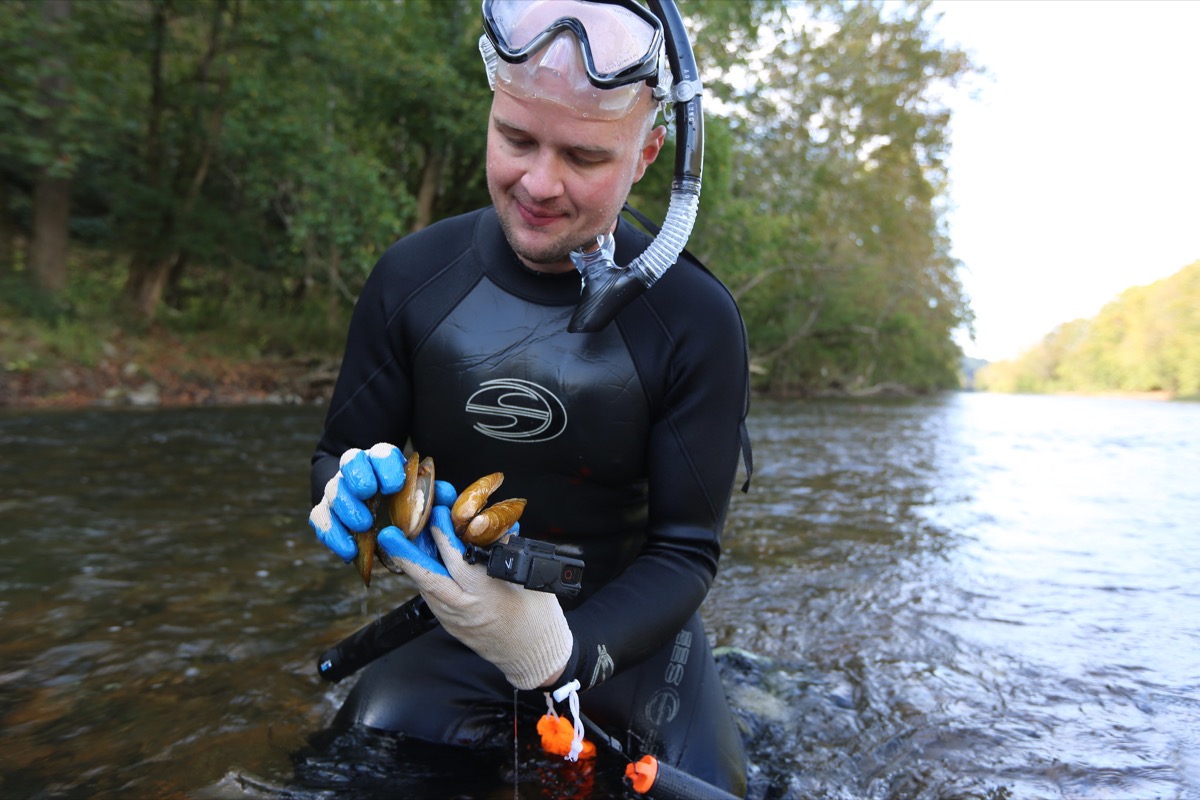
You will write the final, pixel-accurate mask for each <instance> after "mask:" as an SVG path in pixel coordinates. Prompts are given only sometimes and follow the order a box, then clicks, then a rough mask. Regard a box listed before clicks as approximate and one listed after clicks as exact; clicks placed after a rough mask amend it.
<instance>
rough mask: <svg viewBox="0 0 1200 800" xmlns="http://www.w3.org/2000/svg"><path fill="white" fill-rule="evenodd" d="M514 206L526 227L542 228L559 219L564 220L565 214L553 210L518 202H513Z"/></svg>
mask: <svg viewBox="0 0 1200 800" xmlns="http://www.w3.org/2000/svg"><path fill="white" fill-rule="evenodd" d="M514 204H515V205H516V207H517V213H519V214H520V215H521V219H522V220H524V222H525V223H526V224H527V225H532V226H534V227H536V228H544V227H546V226H547V225H552V224H554V223H555V222H558V221H559V220H561V219H565V218H566V214H563V213H562V212H561V211H555V210H554V209H539V208H536V207H531V206H528V205H526V204H525V203H522V202H521V201H520V200H515V201H514Z"/></svg>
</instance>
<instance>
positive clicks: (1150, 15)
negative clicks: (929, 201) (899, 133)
mask: <svg viewBox="0 0 1200 800" xmlns="http://www.w3.org/2000/svg"><path fill="white" fill-rule="evenodd" d="M933 11H934V13H942V14H943V17H942V19H941V21H940V22H939V23H938V24H937V27H936V29H935V30H936V31H937V32H938V33H940V35H941V38H942V39H943V40H945V42H946V43H948V44H956V45H958V46H960V47H961V48H963V49H964V50H966V51H968V52H970V53H972V55H973V57H974V61H975V62H976V63H977V64H978V65H981V66H983V67H984V68H985V69H986V70H987V71H988V72H989V73H990V74H989V75H988V76H986V77H982V78H974V79H972V80H971V81H970V82H969V86H968V87H966V88H968V89H970V90H971V91H973V92H974V93H975V94H976V95H977V97H976V98H975V99H971V98H970V97H969V96H968V92H967V91H966V90H963V91H960V92H959V93H958V95H957V96H956V98H955V100H954V101H953V109H954V119H953V123H952V142H953V144H952V147H953V149H952V151H951V157H950V178H951V188H950V194H951V200H952V203H953V206H954V208H953V210H952V211H951V214H950V217H949V219H950V233H951V237H952V240H953V243H954V249H953V252H954V255H955V256H956V257H957V258H959V259H960V260H961V261H962V262H963V264H964V270H963V272H962V278H963V283H964V285H965V287H966V289H967V292H968V293H969V295H970V297H971V305H972V307H973V308H974V310H975V314H976V340H975V342H974V343H971V342H969V341H965V340H964V341H963V342H962V345H963V348H964V350H965V352H966V354H967V355H969V356H975V357H978V358H986V359H989V360H999V359H1005V358H1012V357H1014V356H1016V355H1018V354H1019V353H1020V352H1021V351H1022V350H1024V349H1026V348H1028V347H1030V346H1032V345H1034V344H1036V343H1037V342H1038V341H1039V340H1040V339H1041V338H1042V337H1043V336H1044V335H1045V334H1046V333H1048V332H1050V330H1052V329H1053V328H1054V327H1055V326H1057V325H1059V324H1060V323H1063V322H1066V321H1068V320H1072V319H1078V318H1080V317H1091V316H1094V315H1095V314H1096V313H1097V312H1098V311H1099V310H1100V309H1101V308H1102V307H1103V306H1104V305H1105V304H1106V303H1108V302H1109V301H1110V300H1112V299H1114V298H1115V297H1116V296H1117V295H1118V294H1120V293H1121V292H1122V291H1123V290H1125V289H1127V288H1129V287H1131V286H1140V285H1144V284H1148V283H1153V282H1154V281H1156V280H1159V279H1161V278H1165V277H1167V276H1168V275H1172V274H1174V273H1176V272H1178V271H1179V270H1181V269H1183V268H1184V267H1185V266H1187V265H1188V264H1191V263H1192V262H1194V261H1197V260H1200V0H1066V1H1061V0H1053V1H1051V0H938V1H937V2H935V3H934V6H933Z"/></svg>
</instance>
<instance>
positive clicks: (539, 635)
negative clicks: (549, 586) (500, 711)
mask: <svg viewBox="0 0 1200 800" xmlns="http://www.w3.org/2000/svg"><path fill="white" fill-rule="evenodd" d="M429 529H430V532H431V534H432V536H433V540H434V543H435V544H436V545H437V549H438V552H439V553H440V554H441V561H440V562H439V561H437V560H436V559H434V558H431V557H430V556H429V555H428V554H426V553H424V552H422V551H421V550H420V549H419V548H418V547H417V546H416V545H414V544H413V543H412V542H410V541H409V540H408V539H407V538H406V537H405V536H404V533H403V532H402V531H401V530H399V529H398V528H395V527H391V526H389V527H387V528H384V529H383V530H382V531H380V532H379V546H380V547H381V548H382V549H383V550H384V552H386V553H387V554H388V556H389V557H391V558H393V559H396V560H398V561H399V562H400V563H401V566H402V567H403V568H404V571H405V573H407V574H408V575H409V576H410V577H411V578H412V579H413V580H414V581H416V583H417V586H418V587H419V588H420V590H421V594H422V595H424V597H425V601H426V602H427V603H429V607H430V608H431V609H432V610H433V613H434V615H435V616H436V617H437V618H438V620H439V621H440V622H441V623H442V626H443V627H445V628H446V630H447V631H449V632H450V633H451V634H452V635H453V636H454V638H456V639H458V640H459V641H460V642H462V643H463V644H465V645H466V646H467V647H470V648H471V649H472V650H474V651H475V652H476V653H478V654H479V655H480V656H481V657H482V658H485V659H487V660H488V661H490V662H491V663H493V664H495V665H496V666H497V667H499V668H500V670H501V671H502V672H503V673H504V676H505V677H506V678H508V682H509V683H511V684H512V685H513V686H515V687H517V688H518V689H536V688H538V687H539V686H543V685H545V684H546V683H547V682H548V681H550V680H551V679H554V678H557V677H558V676H559V675H560V674H561V673H562V670H563V668H564V667H566V665H567V660H568V659H569V658H570V657H571V647H572V645H573V644H574V638H573V637H572V636H571V629H570V628H569V627H568V626H567V620H566V617H564V616H563V612H562V608H561V607H560V606H559V604H558V598H557V597H555V596H554V595H552V594H548V593H546V592H535V591H531V590H529V589H526V588H524V587H522V586H518V585H517V584H514V583H509V582H507V581H504V580H500V579H498V578H493V577H491V576H489V575H488V574H487V571H486V569H485V568H484V566H483V565H482V564H468V563H467V562H466V561H464V560H463V553H464V552H465V550H466V548H465V547H464V545H463V543H462V541H461V540H460V539H459V538H458V536H456V535H455V533H454V526H453V524H452V523H451V521H450V509H449V508H447V507H446V506H442V505H439V506H435V507H434V509H433V513H432V515H431V517H430V520H429Z"/></svg>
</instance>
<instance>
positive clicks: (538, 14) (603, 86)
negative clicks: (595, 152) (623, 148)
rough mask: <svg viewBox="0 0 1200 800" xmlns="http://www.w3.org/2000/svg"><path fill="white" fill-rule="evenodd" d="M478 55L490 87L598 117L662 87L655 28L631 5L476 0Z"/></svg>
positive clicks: (602, 0) (621, 110) (625, 0)
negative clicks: (479, 16) (647, 90)
mask: <svg viewBox="0 0 1200 800" xmlns="http://www.w3.org/2000/svg"><path fill="white" fill-rule="evenodd" d="M483 29H484V35H483V36H482V37H480V40H479V49H480V52H481V53H482V54H483V57H484V61H485V63H486V64H487V67H488V80H489V82H490V83H491V84H492V88H493V89H495V88H496V87H497V85H500V86H503V87H504V88H505V90H506V91H509V92H510V93H513V94H517V95H519V96H523V97H535V98H541V99H546V100H550V101H553V102H557V103H559V104H561V105H565V106H568V107H570V108H572V109H574V110H576V111H579V112H580V113H582V114H585V115H588V116H594V117H596V118H599V119H620V118H622V117H624V116H626V115H627V114H629V112H630V111H632V110H633V108H634V106H635V105H636V104H637V101H638V99H639V97H640V96H641V94H642V91H643V88H642V84H643V83H645V84H648V85H650V86H651V87H658V88H657V91H656V93H655V96H656V98H658V99H662V98H663V97H665V94H666V87H667V86H669V85H670V71H669V69H668V68H667V65H666V61H665V57H664V54H663V29H662V23H661V22H659V20H658V19H657V18H656V17H655V16H654V15H653V14H651V13H650V12H649V11H647V10H646V9H645V8H643V7H642V6H641V5H639V4H638V3H636V2H634V0H484V2H483Z"/></svg>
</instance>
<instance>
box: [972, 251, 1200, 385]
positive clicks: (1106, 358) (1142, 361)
mask: <svg viewBox="0 0 1200 800" xmlns="http://www.w3.org/2000/svg"><path fill="white" fill-rule="evenodd" d="M975 383H976V386H977V387H978V388H980V389H984V390H986V391H993V392H1030V393H1040V392H1091V393H1096V392H1158V391H1162V392H1168V393H1170V394H1173V395H1178V396H1182V397H1200V261H1197V262H1196V263H1194V264H1192V265H1190V266H1188V267H1185V268H1184V269H1182V270H1180V271H1179V272H1177V273H1176V274H1175V275H1172V276H1171V277H1169V278H1165V279H1163V280H1161V281H1158V282H1156V283H1152V284H1150V285H1148V286H1136V287H1133V288H1131V289H1128V290H1126V291H1125V292H1123V293H1122V294H1121V295H1120V296H1119V297H1118V298H1117V299H1116V300H1114V301H1113V302H1111V303H1109V304H1108V305H1106V306H1105V307H1104V308H1102V309H1101V310H1100V313H1099V314H1097V315H1096V316H1095V317H1094V318H1092V319H1080V320H1074V321H1072V322H1067V323H1064V324H1063V325H1060V326H1058V327H1057V328H1055V329H1054V330H1053V331H1051V332H1050V333H1049V334H1047V335H1046V337H1045V338H1044V339H1043V340H1042V341H1041V342H1040V343H1039V344H1038V345H1037V346H1035V347H1033V348H1031V349H1029V350H1028V351H1026V352H1024V353H1022V354H1021V356H1020V357H1019V358H1017V359H1015V360H1013V361H1001V362H997V363H994V364H990V365H988V366H987V367H986V368H985V369H983V370H981V371H980V372H979V373H977V374H976V378H975Z"/></svg>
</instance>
